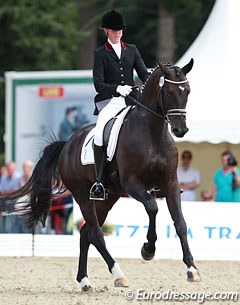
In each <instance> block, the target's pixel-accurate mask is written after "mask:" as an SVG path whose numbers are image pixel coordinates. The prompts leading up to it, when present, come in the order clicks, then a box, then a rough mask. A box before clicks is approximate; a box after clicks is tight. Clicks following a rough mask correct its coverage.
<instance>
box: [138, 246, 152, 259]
mask: <svg viewBox="0 0 240 305" xmlns="http://www.w3.org/2000/svg"><path fill="white" fill-rule="evenodd" d="M141 255H142V258H143V259H144V260H145V261H150V260H152V259H153V258H154V255H155V252H153V253H149V252H147V251H146V250H145V248H144V245H143V246H142V249H141Z"/></svg>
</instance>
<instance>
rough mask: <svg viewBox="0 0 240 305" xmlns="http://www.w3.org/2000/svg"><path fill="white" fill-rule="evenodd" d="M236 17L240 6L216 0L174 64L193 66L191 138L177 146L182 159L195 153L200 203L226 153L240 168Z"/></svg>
mask: <svg viewBox="0 0 240 305" xmlns="http://www.w3.org/2000/svg"><path fill="white" fill-rule="evenodd" d="M239 12H240V0H216V2H215V4H214V6H213V9H212V11H211V13H210V15H209V17H208V19H207V21H206V23H205V25H204V27H203V29H202V30H201V32H200V34H199V35H198V37H197V38H196V39H195V41H194V42H193V44H192V45H191V47H190V48H189V49H188V50H187V52H186V53H185V54H184V55H183V57H182V58H181V59H180V60H179V61H178V62H177V65H178V66H180V67H182V66H184V65H185V64H186V63H188V62H189V60H190V59H191V58H193V59H194V61H195V63H194V66H193V69H192V71H191V72H190V73H189V74H188V79H189V82H190V86H191V93H190V95H189V101H188V105H187V125H188V127H189V132H188V133H187V134H186V135H185V136H184V138H182V139H178V138H175V140H176V141H177V146H178V150H179V152H180V154H181V153H182V151H183V150H184V149H189V150H191V151H192V152H193V164H192V165H193V166H194V167H197V168H198V169H199V170H200V173H201V180H202V182H201V186H200V187H199V188H198V190H197V194H198V199H199V198H200V191H201V190H202V189H203V188H212V185H213V176H214V172H215V171H216V169H217V168H219V167H221V162H220V155H221V153H222V152H223V151H224V150H226V149H229V150H231V151H232V152H233V153H234V155H235V156H236V157H237V159H238V161H239V163H240V97H239V93H240V91H239V89H240V79H239V75H238V73H239V72H240V61H239V57H240V33H239V32H240V17H239ZM179 161H180V160H179Z"/></svg>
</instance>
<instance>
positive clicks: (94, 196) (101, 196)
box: [89, 145, 107, 200]
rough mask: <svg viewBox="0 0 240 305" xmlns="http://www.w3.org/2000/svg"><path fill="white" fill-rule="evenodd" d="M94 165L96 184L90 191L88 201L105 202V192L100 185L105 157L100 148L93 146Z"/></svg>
mask: <svg viewBox="0 0 240 305" xmlns="http://www.w3.org/2000/svg"><path fill="white" fill-rule="evenodd" d="M93 150H94V163H95V173H96V182H95V183H94V184H93V186H92V187H91V189H90V197H89V198H90V199H91V200H105V199H106V195H107V194H106V191H105V188H104V186H103V184H102V183H101V178H102V173H103V169H104V166H105V163H106V155H105V151H104V150H103V147H102V146H98V145H94V149H93Z"/></svg>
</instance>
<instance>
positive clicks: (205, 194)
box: [201, 189, 214, 201]
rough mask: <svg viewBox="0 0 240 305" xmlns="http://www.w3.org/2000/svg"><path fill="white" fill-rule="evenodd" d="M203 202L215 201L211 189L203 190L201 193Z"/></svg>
mask: <svg viewBox="0 0 240 305" xmlns="http://www.w3.org/2000/svg"><path fill="white" fill-rule="evenodd" d="M201 200H202V201H214V198H213V193H212V192H211V191H210V190H209V189H203V190H202V191H201Z"/></svg>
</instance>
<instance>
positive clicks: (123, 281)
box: [114, 277, 129, 287]
mask: <svg viewBox="0 0 240 305" xmlns="http://www.w3.org/2000/svg"><path fill="white" fill-rule="evenodd" d="M114 286H115V287H129V285H128V282H127V280H126V279H125V278H123V277H122V278H119V279H116V280H115V281H114Z"/></svg>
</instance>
